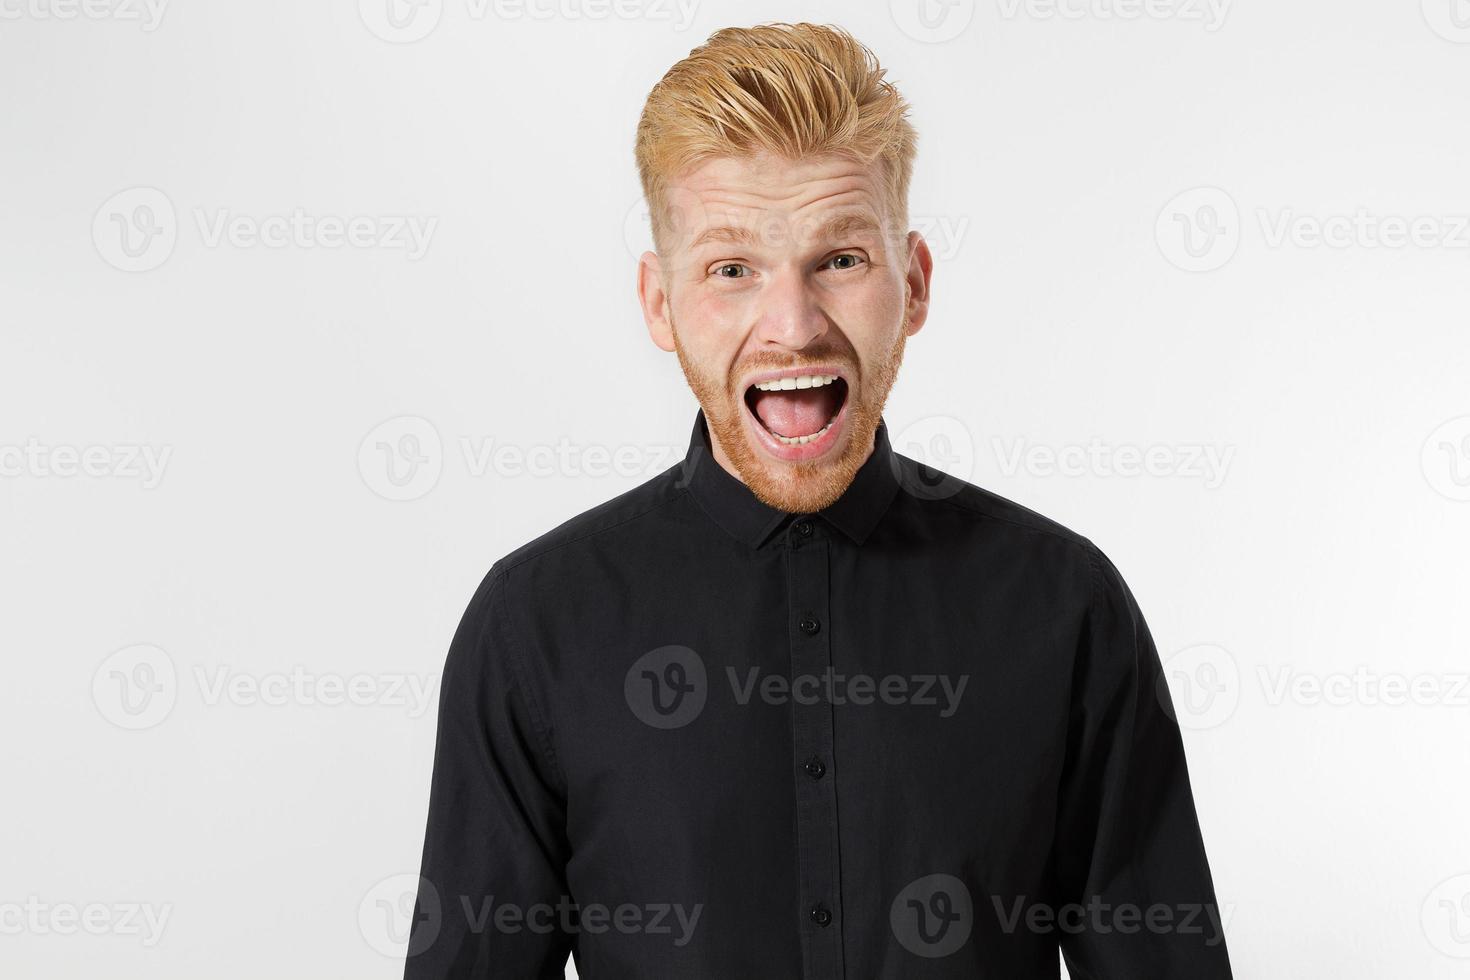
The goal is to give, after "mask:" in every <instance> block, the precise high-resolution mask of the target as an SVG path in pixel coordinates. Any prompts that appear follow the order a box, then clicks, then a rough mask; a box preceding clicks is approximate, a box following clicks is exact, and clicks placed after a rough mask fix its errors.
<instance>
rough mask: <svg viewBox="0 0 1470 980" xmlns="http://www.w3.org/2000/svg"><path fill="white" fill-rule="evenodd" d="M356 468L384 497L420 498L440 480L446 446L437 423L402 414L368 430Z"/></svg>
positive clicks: (360, 449)
mask: <svg viewBox="0 0 1470 980" xmlns="http://www.w3.org/2000/svg"><path fill="white" fill-rule="evenodd" d="M357 470H358V472H359V473H361V474H362V482H363V483H366V484H367V486H368V489H369V490H371V491H372V492H373V493H375V494H377V495H378V496H380V497H382V498H383V499H385V500H417V499H418V498H420V497H422V496H423V495H424V494H426V493H428V492H429V491H430V490H432V489H434V487H435V486H437V485H438V483H439V474H440V473H441V472H443V470H444V446H443V443H442V442H441V441H440V439H439V430H438V429H436V428H434V423H432V422H430V421H429V420H428V419H422V418H419V417H418V416H416V415H400V416H398V417H397V418H393V419H389V420H388V421H386V422H384V423H382V424H381V425H379V426H378V427H377V428H375V429H373V431H371V432H369V433H368V434H367V435H366V436H365V437H364V438H363V440H362V444H361V445H360V446H358V447H357Z"/></svg>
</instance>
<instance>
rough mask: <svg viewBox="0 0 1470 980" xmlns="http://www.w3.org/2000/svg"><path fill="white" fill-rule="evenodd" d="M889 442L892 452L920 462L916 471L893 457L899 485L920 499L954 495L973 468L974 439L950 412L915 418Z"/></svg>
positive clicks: (936, 498)
mask: <svg viewBox="0 0 1470 980" xmlns="http://www.w3.org/2000/svg"><path fill="white" fill-rule="evenodd" d="M890 444H891V445H892V446H893V450H894V452H896V453H901V454H903V455H904V456H908V457H909V458H911V459H913V460H915V461H917V462H919V463H922V464H923V468H921V469H917V470H915V469H913V468H912V467H910V466H909V465H908V464H907V463H906V462H904V461H903V460H901V459H899V458H897V457H896V456H895V457H894V458H893V460H892V463H893V472H894V474H895V475H896V476H897V477H898V482H899V485H900V486H902V487H903V488H904V489H905V490H907V491H908V492H909V493H911V494H913V495H914V496H915V497H918V498H920V499H923V500H941V499H943V498H945V497H952V496H954V495H955V494H957V493H959V492H960V490H961V489H962V488H963V487H964V486H965V481H967V480H968V479H969V478H970V476H971V474H972V473H974V471H975V440H974V439H973V438H971V436H970V430H969V428H968V427H967V426H966V425H965V423H963V422H961V421H960V420H959V419H957V418H953V417H952V416H949V415H930V416H927V417H925V418H921V419H917V420H916V421H914V422H911V423H910V424H908V425H906V426H904V428H903V431H901V432H899V433H897V434H896V435H894V436H893V437H892V439H891V440H890Z"/></svg>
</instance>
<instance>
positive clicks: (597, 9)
mask: <svg viewBox="0 0 1470 980" xmlns="http://www.w3.org/2000/svg"><path fill="white" fill-rule="evenodd" d="M463 2H464V11H463V13H464V16H465V17H466V18H467V19H469V20H471V21H475V22H479V21H484V20H495V21H497V22H514V21H547V20H559V21H608V20H622V21H635V20H641V21H648V22H651V23H666V24H669V25H671V26H672V27H673V29H674V30H675V31H681V32H682V31H686V30H688V29H689V26H690V25H691V24H693V23H694V17H695V15H696V14H697V12H698V10H699V3H700V0H463ZM357 10H358V14H359V16H361V18H362V22H363V25H364V26H366V27H367V29H368V30H369V31H371V32H372V33H373V34H374V36H376V37H378V38H380V39H381V40H384V41H387V42H389V43H390V44H412V43H413V42H414V41H422V40H423V39H424V38H426V37H428V36H429V35H430V34H432V33H433V32H434V29H435V28H437V27H438V26H439V22H440V20H441V19H442V18H443V16H444V0H358V5H357Z"/></svg>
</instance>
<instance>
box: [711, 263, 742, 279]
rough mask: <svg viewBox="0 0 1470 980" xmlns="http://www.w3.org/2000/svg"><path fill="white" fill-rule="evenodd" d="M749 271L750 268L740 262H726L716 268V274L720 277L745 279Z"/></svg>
mask: <svg viewBox="0 0 1470 980" xmlns="http://www.w3.org/2000/svg"><path fill="white" fill-rule="evenodd" d="M749 272H750V268H749V267H748V266H743V265H741V264H740V263H739V262H726V263H725V264H724V265H717V266H715V268H714V274H715V276H716V277H717V278H720V279H744V278H745V277H746V275H747V274H749Z"/></svg>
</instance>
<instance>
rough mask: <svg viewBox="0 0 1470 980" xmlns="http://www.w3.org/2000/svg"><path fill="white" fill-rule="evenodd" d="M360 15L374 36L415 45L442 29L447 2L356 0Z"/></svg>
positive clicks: (430, 0)
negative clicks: (442, 18)
mask: <svg viewBox="0 0 1470 980" xmlns="http://www.w3.org/2000/svg"><path fill="white" fill-rule="evenodd" d="M357 13H358V16H360V17H361V18H362V22H363V24H364V25H366V27H367V29H368V30H370V31H372V32H373V34H375V35H376V36H378V37H379V38H381V39H383V40H384V41H387V42H389V43H390V44H412V43H413V42H414V41H422V40H423V39H424V38H426V37H428V36H429V34H430V33H431V32H432V31H433V30H434V28H436V27H438V26H439V18H440V17H441V16H442V15H443V13H444V0H357Z"/></svg>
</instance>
